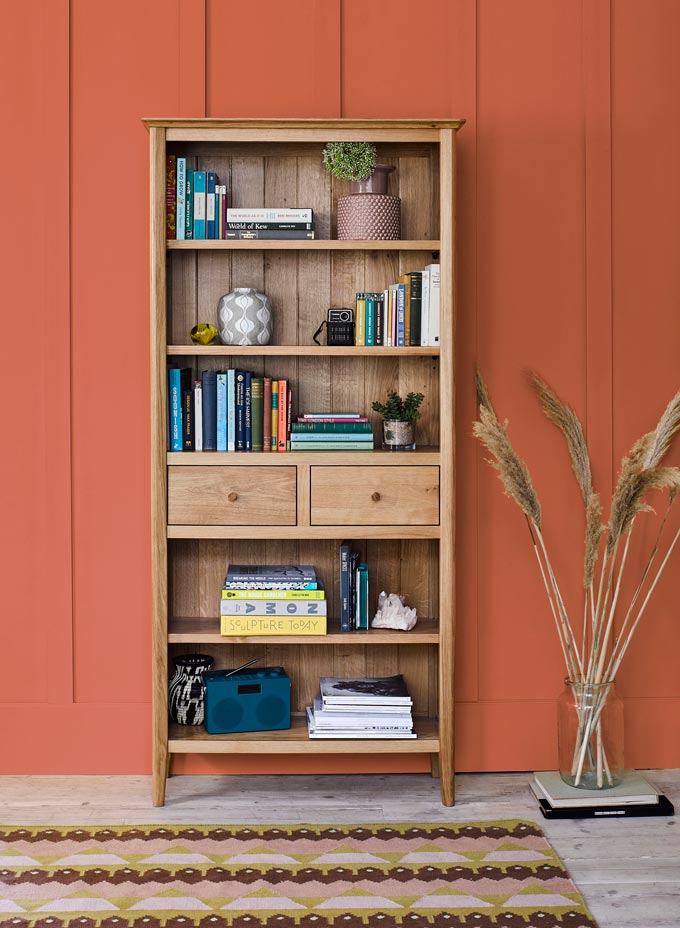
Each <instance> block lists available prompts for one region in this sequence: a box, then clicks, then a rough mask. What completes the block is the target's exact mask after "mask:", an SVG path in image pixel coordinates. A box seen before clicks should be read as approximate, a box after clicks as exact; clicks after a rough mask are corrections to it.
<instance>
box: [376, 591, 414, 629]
mask: <svg viewBox="0 0 680 928" xmlns="http://www.w3.org/2000/svg"><path fill="white" fill-rule="evenodd" d="M404 598H405V597H403V596H402V595H401V594H400V593H390V594H389V595H388V594H387V593H385V591H384V590H383V592H382V593H381V594H380V597H379V599H378V611H377V612H376V614H375V617H374V619H373V621H372V622H371V626H372V628H398V629H400V630H401V631H404V632H408V631H410V630H411V629H412V628H413V626H414V625H415V624H416V622H417V621H418V618H417V615H416V610H415V609H409V607H408V606H405V605H404Z"/></svg>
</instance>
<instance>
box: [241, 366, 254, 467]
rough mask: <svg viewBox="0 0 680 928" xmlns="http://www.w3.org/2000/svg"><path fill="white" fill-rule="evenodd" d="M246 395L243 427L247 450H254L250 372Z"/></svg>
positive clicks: (248, 372) (251, 377)
mask: <svg viewBox="0 0 680 928" xmlns="http://www.w3.org/2000/svg"><path fill="white" fill-rule="evenodd" d="M245 378H246V379H245V393H244V412H243V425H244V432H245V444H246V447H245V450H246V451H252V450H253V415H252V406H253V393H252V379H253V375H252V374H251V373H250V371H246V372H245Z"/></svg>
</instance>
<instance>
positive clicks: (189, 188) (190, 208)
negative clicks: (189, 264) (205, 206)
mask: <svg viewBox="0 0 680 928" xmlns="http://www.w3.org/2000/svg"><path fill="white" fill-rule="evenodd" d="M184 212H185V221H184V238H185V239H193V237H194V172H193V171H190V170H188V169H187V177H186V205H185V210H184Z"/></svg>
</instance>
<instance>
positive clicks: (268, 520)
mask: <svg viewBox="0 0 680 928" xmlns="http://www.w3.org/2000/svg"><path fill="white" fill-rule="evenodd" d="M144 122H145V125H146V127H147V129H148V131H149V135H150V144H151V499H152V517H151V519H152V521H151V528H152V571H153V577H152V623H153V803H154V805H163V803H164V801H165V784H166V778H167V774H168V769H169V762H170V757H171V755H172V754H179V753H238V754H255V753H257V754H272V755H273V754H278V755H281V754H303V753H314V754H338V755H342V754H345V755H352V754H369V753H375V754H393V755H398V754H405V753H409V754H411V753H421V754H429V755H430V757H431V765H432V772H433V775H435V776H439V777H440V778H441V796H442V802H443V803H444V804H445V805H452V804H453V802H454V763H453V746H454V722H453V708H454V697H453V657H454V637H455V546H454V525H455V442H454V416H455V385H454V384H455V376H454V375H455V370H454V321H455V306H454V292H455V290H454V267H455V264H454V240H455V226H454V215H455V141H456V131H457V130H458V129H459V128H460V126H461V125H462V122H463V121H462V120H442V121H439V120H242V119H239V120H221V119H201V120H180V119H147V120H145V121H144ZM334 140H339V141H372V142H375V143H376V145H377V146H378V152H379V156H378V160H379V161H380V162H383V163H385V162H387V163H391V164H394V165H396V168H397V170H396V172H395V173H394V174H392V175H391V177H390V185H391V187H390V192H392V193H394V194H396V195H398V196H399V197H401V202H402V236H403V237H402V239H401V240H399V241H338V240H337V239H335V238H334V236H335V227H334V222H335V218H334V217H335V213H336V208H335V204H336V200H337V197H338V196H342V195H345V194H346V193H348V192H349V185H348V183H347V182H345V181H338V180H336V179H334V178H332V177H331V176H330V175H329V174H328V173H327V171H326V169H325V168H324V166H323V163H322V150H323V147H324V145H325V143H326V142H328V141H334ZM168 154H176V155H181V156H186V157H187V158H188V159H192V160H191V161H190V162H188V164H189V165H190V166H191V167H197V168H200V169H203V170H209V171H215V172H216V173H217V175H218V177H219V179H220V182H221V183H226V185H227V188H228V191H229V196H230V202H231V205H232V206H251V207H255V206H305V207H312V208H313V209H314V214H315V221H316V233H317V238H316V239H315V240H313V241H272V240H267V241H262V240H256V241H241V240H236V241H191V240H190V241H167V240H166V217H165V166H166V156H167V155H168ZM433 259H434V260H438V261H439V263H440V266H441V347H439V348H423V347H411V348H409V347H406V348H382V347H352V348H332V347H318V346H316V345H314V344H313V342H312V334H313V332H314V331H315V329H316V328H317V326H318V324H319V323H320V321H321V320H322V319H325V317H326V311H327V309H328V308H329V307H331V306H353V305H354V298H355V294H356V292H357V291H360V290H371V291H380V290H382V289H383V288H384V287H386V286H387V285H388V284H390V283H394V282H395V281H396V280H397V278H398V277H399V275H400V274H403V273H406V272H408V271H413V270H420V269H422V268H423V267H425V266H426V265H427V264H430V263H431V262H432V261H433ZM236 286H253V287H257V288H258V289H260V290H262V291H264V292H265V293H266V294H267V295H268V296H269V297H270V299H271V301H272V304H273V308H274V315H275V319H274V335H273V338H272V343H271V344H270V345H267V346H266V347H264V348H255V347H253V348H238V349H236V348H231V347H225V346H221V345H216V346H208V347H199V346H196V345H194V344H193V343H192V341H191V339H190V337H189V332H190V329H191V328H192V326H193V325H195V324H196V323H197V322H214V321H215V316H216V307H217V301H218V299H219V297H220V296H221V295H222V294H224V293H227V292H229V291H230V290H232V289H233V287H236ZM169 364H174V365H176V366H181V367H191V368H192V369H193V372H194V374H195V375H198V376H200V374H201V372H202V371H204V370H206V369H209V370H226V369H227V368H229V367H234V368H237V369H238V368H240V369H245V370H252V371H254V372H255V373H256V374H257V375H259V376H265V375H266V376H272V377H274V378H287V379H288V380H290V381H291V382H292V384H293V391H294V393H293V396H294V408H293V415H294V416H295V415H297V413H298V411H302V412H304V411H323V410H333V409H335V410H340V409H348V410H358V411H361V412H365V413H366V414H367V415H369V416H370V418H371V420H372V422H373V425H374V434H375V436H376V439H377V441H376V446H377V447H378V448H379V447H380V436H381V425H380V417H379V416H377V415H376V414H375V413H373V412H372V411H371V403H372V401H373V400H376V399H380V400H383V399H384V397H385V395H386V393H387V390H388V389H390V388H395V389H397V390H398V391H399V392H400V393H401V394H402V395H403V394H404V393H405V392H408V391H410V390H416V391H420V392H422V393H424V394H425V402H424V404H423V407H422V413H423V417H422V419H421V420H420V421H419V422H418V427H417V436H416V437H417V443H418V447H417V450H416V451H414V452H411V453H406V454H403V453H402V454H395V453H389V452H382V451H380V450H375V451H374V452H372V453H365V452H364V453H362V452H359V453H352V452H318V453H313V452H308V453H289V454H273V453H269V454H263V453H247V454H243V453H238V454H235V453H215V452H212V453H205V452H204V453H193V452H181V453H170V452H168V451H167V445H166V414H167V406H166V403H167V374H166V370H167V367H168V365H169ZM336 488H337V489H336ZM421 490H422V491H423V492H425V493H426V495H427V498H428V499H429V500H430V502H429V503H428V505H427V506H425V507H420V506H414V505H409V500H412V499H413V498H415V497H414V496H413V495H412V493H411V492H410V491H413V493H414V494H415V496H418V491H421ZM208 498H209V499H211V500H215V499H217V500H218V503H217V504H216V505H215V506H214V507H210V506H209V507H206V505H205V499H208ZM263 499H266V500H267V504H266V506H265V505H263V503H262V500H263ZM272 500H273V502H272ZM343 539H351V540H352V541H353V542H355V546H356V547H357V549H358V550H360V551H361V554H362V560H365V561H366V563H367V564H368V565H369V568H370V599H371V608H372V609H374V608H375V603H376V602H377V597H378V593H379V592H380V591H381V590H386V591H387V592H401V593H405V594H406V595H407V597H408V603H409V604H410V605H413V606H415V607H416V608H417V610H418V616H419V619H418V624H417V625H416V627H415V629H413V631H411V632H398V631H379V630H370V631H369V632H355V633H349V634H347V633H345V634H342V633H341V632H340V630H339V618H338V616H339V555H338V549H339V543H340V541H342V540H343ZM229 562H234V563H251V564H252V563H309V564H314V565H315V567H316V569H317V573H318V574H319V575H320V576H321V578H322V579H323V581H324V584H325V587H326V590H327V598H328V601H329V604H328V610H329V614H328V628H329V633H328V634H327V635H325V636H318V637H300V638H296V637H295V636H287V637H270V638H240V639H234V638H222V637H221V636H220V633H219V603H220V590H221V587H222V583H223V580H224V575H225V573H226V568H227V565H228V563H229ZM199 650H200V651H201V652H205V653H209V654H211V655H213V657H214V659H215V667H216V668H220V667H235V666H238V665H239V664H241V663H243V662H245V661H247V660H249V659H251V658H254V657H257V658H259V659H260V664H261V665H265V664H266V665H272V664H274V665H282V666H283V667H285V668H286V670H287V672H288V674H289V676H290V678H291V681H292V710H293V716H294V717H293V725H292V727H291V729H290V730H288V731H275V732H253V733H248V734H238V735H209V734H207V733H206V731H205V730H204V728H203V727H202V726H198V727H192V726H182V725H175V724H173V723H171V722H169V720H168V678H169V670H170V668H171V667H172V657H173V656H174V655H177V654H179V653H183V652H185V653H186V652H191V651H199ZM394 673H403V674H404V676H405V678H406V682H407V684H408V687H409V689H410V691H411V694H412V696H413V700H414V716H415V726H416V731H417V733H418V738H417V739H415V740H408V741H390V740H375V741H364V740H362V741H334V740H328V741H324V740H310V739H309V738H308V736H307V727H306V723H305V717H304V709H305V706H306V705H310V704H311V700H312V698H313V696H314V694H315V693H316V692H317V691H318V685H319V677H321V676H333V675H336V676H337V675H346V674H356V675H366V676H384V675H389V674H394Z"/></svg>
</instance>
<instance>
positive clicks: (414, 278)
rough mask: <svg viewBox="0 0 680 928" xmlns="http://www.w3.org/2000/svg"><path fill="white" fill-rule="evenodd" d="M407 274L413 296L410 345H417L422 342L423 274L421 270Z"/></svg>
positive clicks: (411, 302) (411, 297) (410, 306)
mask: <svg viewBox="0 0 680 928" xmlns="http://www.w3.org/2000/svg"><path fill="white" fill-rule="evenodd" d="M406 276H407V277H408V278H409V279H410V282H411V289H410V293H411V296H410V299H409V308H410V320H411V328H410V340H409V345H414V346H415V345H419V344H420V334H421V329H420V309H421V302H422V295H423V275H422V273H421V272H420V271H411V272H410V273H409V274H407V275H406Z"/></svg>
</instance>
